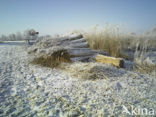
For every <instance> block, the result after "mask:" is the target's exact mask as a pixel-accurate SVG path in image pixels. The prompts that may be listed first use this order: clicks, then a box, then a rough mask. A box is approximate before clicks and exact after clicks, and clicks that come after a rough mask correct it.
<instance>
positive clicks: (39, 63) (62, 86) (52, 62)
mask: <svg viewBox="0 0 156 117" xmlns="http://www.w3.org/2000/svg"><path fill="white" fill-rule="evenodd" d="M75 33H81V34H83V36H84V38H85V39H86V40H87V42H88V43H89V45H90V47H91V48H92V49H98V50H103V51H105V52H107V53H108V54H109V55H110V56H113V57H121V58H124V59H125V66H124V68H117V67H115V66H113V65H110V64H104V63H97V62H95V61H89V62H74V63H72V62H71V61H65V60H63V59H56V58H57V57H58V55H57V54H55V58H54V56H52V58H48V56H46V55H47V53H48V54H49V53H50V54H51V53H52V52H53V51H56V50H60V48H61V46H60V45H59V44H60V43H59V44H58V43H55V42H57V41H56V40H57V39H59V38H61V37H59V38H57V39H55V38H54V37H48V38H43V39H40V40H38V41H37V43H36V44H34V45H26V44H25V43H20V42H16V43H15V42H8V43H7V44H6V43H1V44H0V55H1V57H0V102H1V103H0V116H13V117H16V116H37V117H38V116H41V117H43V116H44V117H48V116H54V117H57V116H63V117H73V116H75V117H77V116H81V117H88V116H91V117H95V116H98V117H103V116H121V117H122V116H123V117H125V116H130V115H128V114H127V113H123V107H126V108H128V109H130V108H131V107H132V106H134V107H135V108H136V110H137V108H139V109H144V108H145V107H146V111H142V113H141V112H139V111H136V115H141V114H142V115H143V114H144V115H149V114H151V115H153V113H152V110H151V109H153V110H156V100H155V99H156V93H155V91H156V86H155V84H156V78H155V73H156V71H155V70H156V68H155V65H156V61H155V57H156V45H155V44H156V43H155V36H151V34H150V35H149V34H148V35H146V36H145V35H135V34H127V33H123V32H122V33H121V31H120V30H119V29H118V28H115V29H112V28H111V29H107V30H104V29H101V28H99V27H95V28H94V29H93V30H91V31H88V32H85V31H82V32H80V31H75V32H74V34H68V36H69V37H70V36H72V35H75ZM18 43H19V44H18ZM46 44H47V45H46ZM58 45H59V49H58V48H56V47H58ZM52 46H54V47H55V48H53V47H52ZM43 47H44V48H43ZM36 48H37V49H36ZM59 52H60V51H59ZM45 53H46V54H45ZM65 57H66V58H67V59H66V60H69V56H68V54H66V55H65ZM36 58H37V59H36Z"/></svg>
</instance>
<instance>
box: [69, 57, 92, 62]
mask: <svg viewBox="0 0 156 117" xmlns="http://www.w3.org/2000/svg"><path fill="white" fill-rule="evenodd" d="M92 57H93V56H92V55H91V56H81V57H74V58H71V60H72V61H73V62H76V61H81V62H88V61H90V59H91V58H92Z"/></svg>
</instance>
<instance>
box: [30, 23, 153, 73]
mask: <svg viewBox="0 0 156 117" xmlns="http://www.w3.org/2000/svg"><path fill="white" fill-rule="evenodd" d="M75 34H82V35H83V36H84V38H85V39H86V40H87V41H88V43H89V45H90V47H91V48H92V49H95V50H103V51H104V52H107V53H108V54H109V55H110V56H113V57H120V58H124V59H125V60H126V62H128V63H131V64H133V65H131V70H134V71H138V72H141V73H145V74H146V73H148V74H150V75H155V72H156V60H155V57H156V27H154V28H153V29H151V30H150V31H148V32H145V33H143V34H136V33H128V32H125V31H124V28H122V27H121V26H118V25H105V26H104V27H99V26H95V27H93V28H92V29H90V30H87V31H84V30H75V31H72V32H69V33H67V34H64V35H54V36H53V37H50V36H46V37H42V38H40V39H38V42H37V43H36V44H35V45H34V46H32V47H31V48H29V50H30V51H35V48H36V49H37V53H36V56H37V57H39V56H43V54H46V55H47V53H52V52H54V51H55V50H58V49H59V50H63V49H66V47H61V45H60V43H61V41H62V39H65V37H68V36H69V35H70V36H71V35H75ZM42 59H43V58H42ZM42 59H39V60H35V61H39V62H41V64H42V62H44V63H45V61H44V60H42ZM49 60H50V59H49ZM57 63H58V62H57ZM47 64H52V63H48V62H47ZM125 67H128V68H129V65H128V66H125Z"/></svg>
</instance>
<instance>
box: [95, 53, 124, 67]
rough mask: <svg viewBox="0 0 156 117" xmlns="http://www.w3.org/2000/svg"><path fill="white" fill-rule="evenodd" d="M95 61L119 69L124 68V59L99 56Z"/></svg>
mask: <svg viewBox="0 0 156 117" xmlns="http://www.w3.org/2000/svg"><path fill="white" fill-rule="evenodd" d="M95 60H96V62H101V63H108V64H112V65H114V66H116V67H119V68H123V67H124V60H123V59H122V58H115V57H109V56H104V55H100V54H98V55H96V56H95Z"/></svg>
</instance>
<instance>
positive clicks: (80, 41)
mask: <svg viewBox="0 0 156 117" xmlns="http://www.w3.org/2000/svg"><path fill="white" fill-rule="evenodd" d="M70 42H71V43H82V42H86V40H85V38H80V39H77V40H71V41H70Z"/></svg>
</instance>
